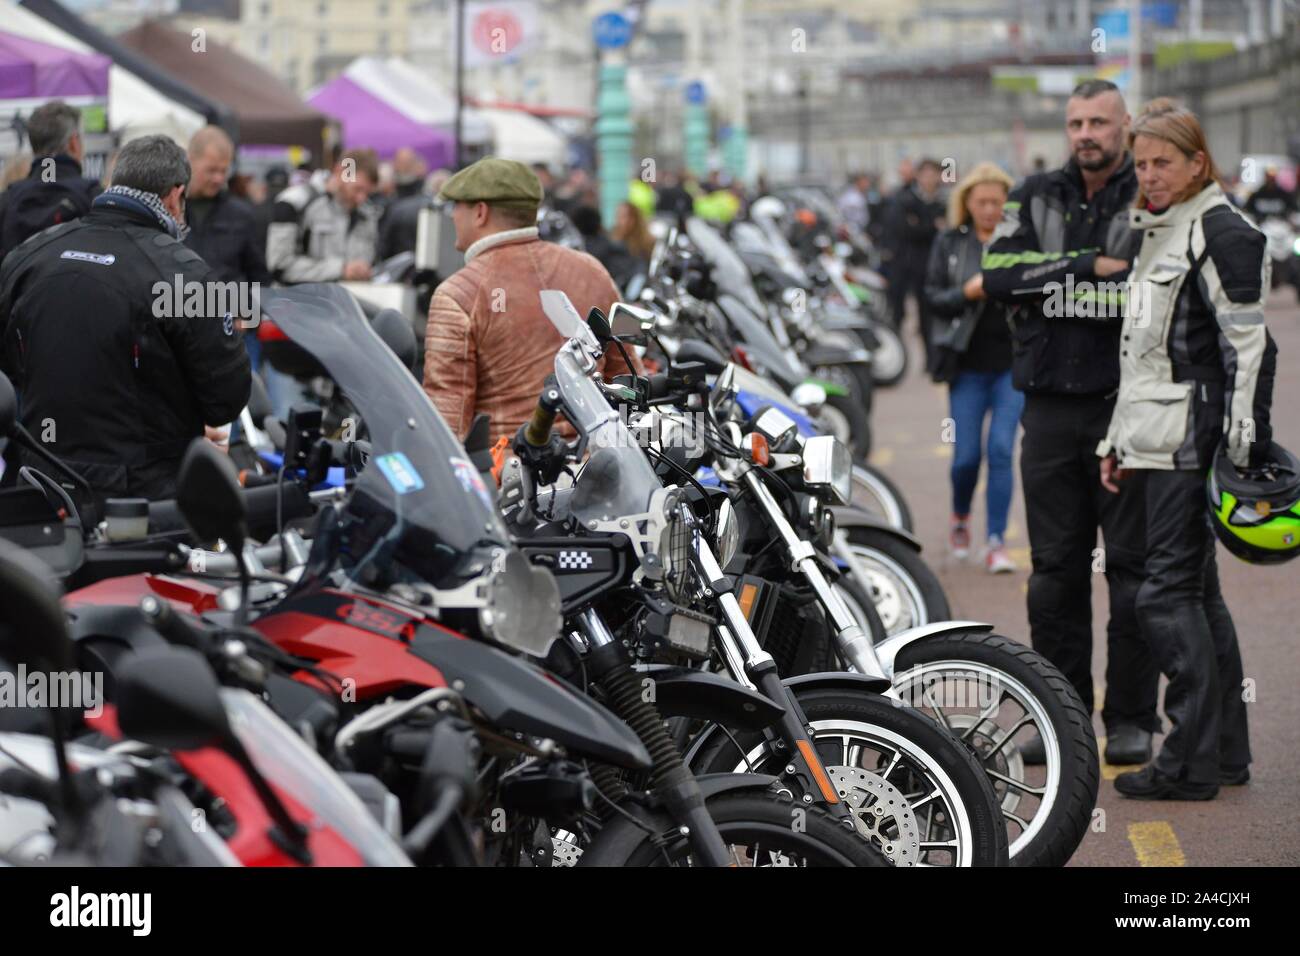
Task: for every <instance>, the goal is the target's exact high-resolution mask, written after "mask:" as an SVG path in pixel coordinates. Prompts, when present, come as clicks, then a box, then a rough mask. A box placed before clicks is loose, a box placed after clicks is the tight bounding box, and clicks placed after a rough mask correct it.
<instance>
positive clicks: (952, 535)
mask: <svg viewBox="0 0 1300 956" xmlns="http://www.w3.org/2000/svg"><path fill="white" fill-rule="evenodd" d="M968 521H969V518H962V517H960V516H958V515H953V516H952V518H951V519H949V525H948V550H950V551H951V552H952V556H953V557H954V558H956V559H957V560H958V561H965V560H966V558H968V557H969V556H970V527H969V525H968V523H967V522H968Z"/></svg>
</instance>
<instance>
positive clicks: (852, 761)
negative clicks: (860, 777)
mask: <svg viewBox="0 0 1300 956" xmlns="http://www.w3.org/2000/svg"><path fill="white" fill-rule="evenodd" d="M840 739H841V740H843V741H844V746H843V747H841V748H840V755H841V759H843V761H844V763H843V764H842V766H845V767H856V766H858V761H860V760H861V759H862V745H861V744H855V743H850V742H849V741H850V739H851V738H849V737H842V738H840Z"/></svg>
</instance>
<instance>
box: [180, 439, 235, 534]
mask: <svg viewBox="0 0 1300 956" xmlns="http://www.w3.org/2000/svg"><path fill="white" fill-rule="evenodd" d="M176 504H177V507H179V508H180V512H181V514H182V515H184V516H185V522H186V523H187V524H188V525H189V526H190V529H191V530H192V531H193V532H194V534H195V535H196V536H197V537H198V538H199V539H200V540H201V541H215V540H216V539H217V538H222V539H224V540H225V542H226V543H227V544H228V545H230V547H231V550H233V551H236V552H238V551H239V549H240V548H242V547H243V544H244V538H245V536H246V531H245V529H244V518H245V509H244V493H243V490H242V489H241V488H240V487H239V475H238V474H237V473H236V472H235V465H234V463H233V462H232V461H231V460H230V456H229V455H227V454H225V453H224V452H222V451H220V450H219V449H218V448H217V447H216V446H215V445H213V444H212V443H211V442H210V441H208V440H207V439H206V438H196V439H194V441H192V442H191V443H190V447H189V450H188V451H186V452H185V458H184V459H182V461H181V470H180V475H179V477H178V479H177V490H176Z"/></svg>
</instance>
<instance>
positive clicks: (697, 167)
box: [684, 80, 710, 179]
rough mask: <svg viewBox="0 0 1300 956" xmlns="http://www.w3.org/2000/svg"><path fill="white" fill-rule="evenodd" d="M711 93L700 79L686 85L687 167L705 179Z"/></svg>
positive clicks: (707, 160)
mask: <svg viewBox="0 0 1300 956" xmlns="http://www.w3.org/2000/svg"><path fill="white" fill-rule="evenodd" d="M708 99H709V94H708V91H707V90H706V89H705V88H704V84H703V83H701V82H700V81H699V80H695V81H694V82H692V83H688V84H687V85H686V129H685V146H684V152H685V154H686V169H687V171H689V172H690V173H691V175H693V176H695V177H697V178H700V179H703V178H704V177H705V176H707V175H708V174H709V132H710V129H709V107H708V105H707V104H708Z"/></svg>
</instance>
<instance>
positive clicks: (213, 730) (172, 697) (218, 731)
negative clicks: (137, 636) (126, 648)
mask: <svg viewBox="0 0 1300 956" xmlns="http://www.w3.org/2000/svg"><path fill="white" fill-rule="evenodd" d="M117 723H118V726H119V727H120V728H121V729H122V733H123V734H125V735H126V736H128V737H131V738H132V739H134V740H139V741H142V742H144V743H146V744H149V745H150V746H152V747H158V748H159V749H161V750H196V749H198V748H199V747H224V746H225V745H226V744H227V743H228V742H229V741H230V740H231V739H232V738H233V737H234V732H233V731H232V730H231V728H230V720H229V718H228V717H227V716H226V708H225V706H224V705H223V704H222V702H221V691H220V689H219V688H218V687H217V679H216V677H215V676H214V675H213V673H212V668H211V667H209V666H208V662H207V661H206V660H204V659H203V655H201V654H200V653H198V651H194V650H191V649H190V648H187V647H154V648H149V649H148V650H143V651H140V652H139V653H137V654H133V655H131V656H130V657H128V658H127V659H126V660H124V661H123V662H122V665H121V669H120V670H119V672H118V678H117Z"/></svg>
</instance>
